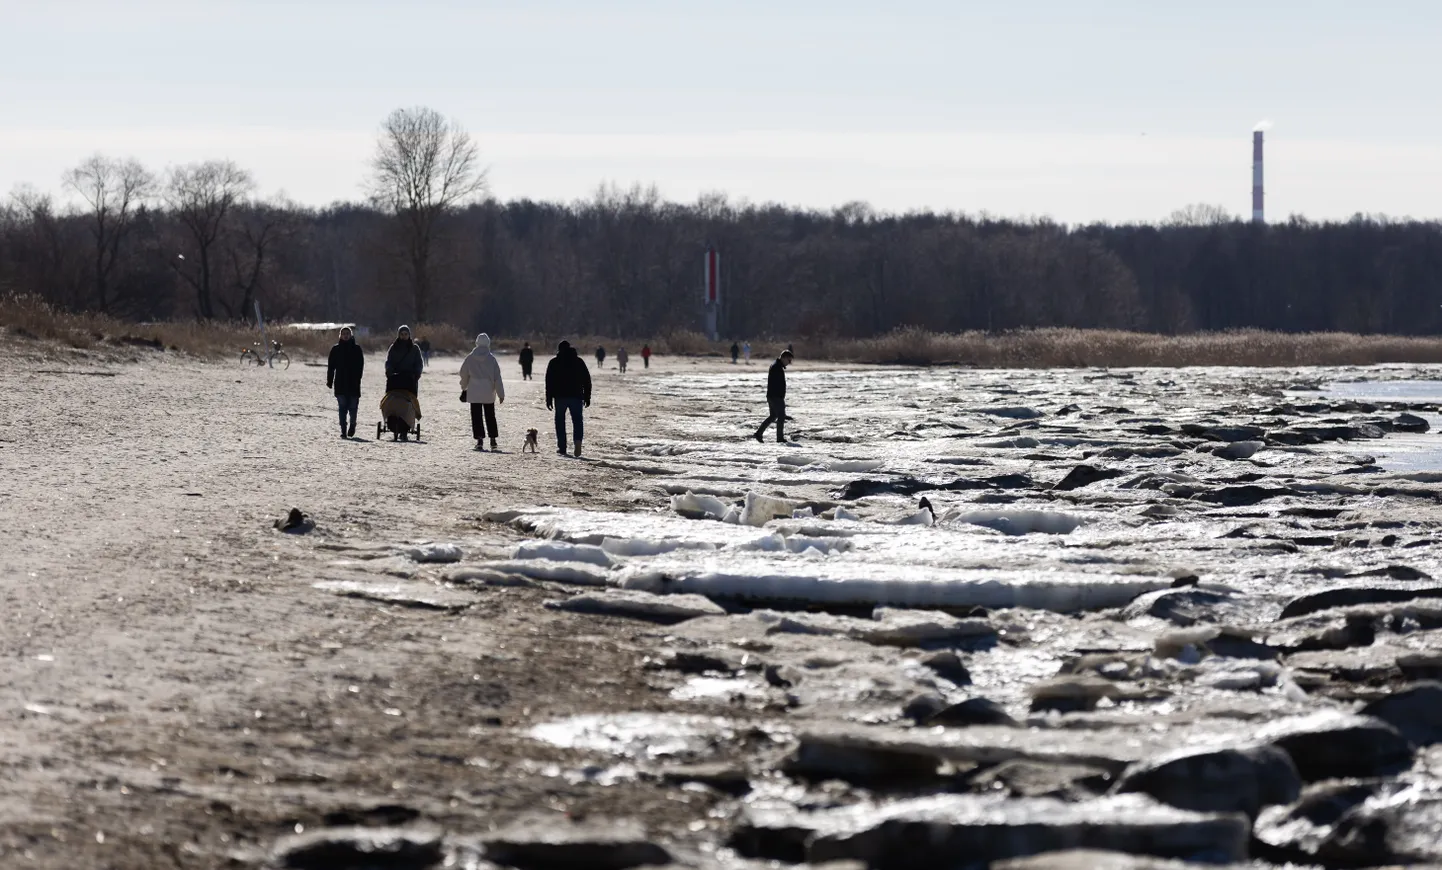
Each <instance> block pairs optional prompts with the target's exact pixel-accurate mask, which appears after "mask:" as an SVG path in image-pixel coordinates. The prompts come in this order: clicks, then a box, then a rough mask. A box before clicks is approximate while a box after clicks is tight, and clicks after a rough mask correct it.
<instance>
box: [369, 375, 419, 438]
mask: <svg viewBox="0 0 1442 870" xmlns="http://www.w3.org/2000/svg"><path fill="white" fill-rule="evenodd" d="M416 381H417V379H416V378H406V377H404V376H399V377H397V376H390V377H387V378H386V394H385V395H384V396H382V397H381V420H380V422H379V423H376V440H377V441H379V440H380V437H381V434H382V433H383V432H390V433H391V440H392V441H407V440H409V439H410V436H411V435H415V436H416V440H417V441H419V440H421V402H420V399H418V398H416V387H417V386H418V384H417V383H416Z"/></svg>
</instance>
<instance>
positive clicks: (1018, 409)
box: [976, 405, 1041, 420]
mask: <svg viewBox="0 0 1442 870" xmlns="http://www.w3.org/2000/svg"><path fill="white" fill-rule="evenodd" d="M976 413H978V414H989V415H991V416H993V417H1005V418H1007V419H1008V420H1035V419H1036V418H1038V417H1040V416H1041V412H1040V411H1038V410H1037V409H1035V408H1027V407H1022V406H1019V405H1011V406H1005V407H994V408H977V409H976Z"/></svg>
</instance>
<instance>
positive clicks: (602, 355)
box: [596, 346, 606, 371]
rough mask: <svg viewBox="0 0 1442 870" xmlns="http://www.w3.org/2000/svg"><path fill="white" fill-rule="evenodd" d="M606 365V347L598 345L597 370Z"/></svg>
mask: <svg viewBox="0 0 1442 870" xmlns="http://www.w3.org/2000/svg"><path fill="white" fill-rule="evenodd" d="M605 365H606V349H605V348H604V347H600V346H597V348H596V370H597V371H600V370H601V369H602V368H604V367H605Z"/></svg>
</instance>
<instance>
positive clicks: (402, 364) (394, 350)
mask: <svg viewBox="0 0 1442 870" xmlns="http://www.w3.org/2000/svg"><path fill="white" fill-rule="evenodd" d="M425 368H426V363H425V360H423V359H421V349H420V347H418V346H417V345H416V343H415V342H414V341H409V340H407V341H401V340H400V339H396V341H395V343H394V344H392V345H391V347H390V350H388V351H386V377H390V376H391V375H407V376H414V377H417V378H419V377H420V376H421V372H423V371H425Z"/></svg>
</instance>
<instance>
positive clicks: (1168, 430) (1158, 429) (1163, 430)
mask: <svg viewBox="0 0 1442 870" xmlns="http://www.w3.org/2000/svg"><path fill="white" fill-rule="evenodd" d="M1137 431H1139V432H1141V433H1142V434H1143V435H1170V434H1172V433H1173V432H1175V431H1176V430H1175V429H1173V428H1172V427H1170V426H1168V425H1166V424H1165V423H1148V424H1146V425H1145V426H1139V427H1137Z"/></svg>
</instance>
